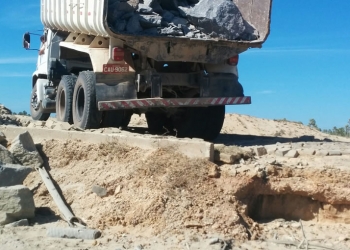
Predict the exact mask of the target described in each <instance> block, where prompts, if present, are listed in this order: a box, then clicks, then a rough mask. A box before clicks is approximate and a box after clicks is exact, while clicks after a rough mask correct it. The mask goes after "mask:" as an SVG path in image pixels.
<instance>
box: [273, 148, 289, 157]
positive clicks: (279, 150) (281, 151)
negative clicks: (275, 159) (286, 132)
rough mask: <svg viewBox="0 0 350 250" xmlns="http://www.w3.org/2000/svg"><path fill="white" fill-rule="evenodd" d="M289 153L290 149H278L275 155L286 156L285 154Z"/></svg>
mask: <svg viewBox="0 0 350 250" xmlns="http://www.w3.org/2000/svg"><path fill="white" fill-rule="evenodd" d="M288 151H289V149H277V150H276V151H275V155H276V156H284V155H285V154H287V153H288Z"/></svg>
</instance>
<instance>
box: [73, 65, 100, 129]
mask: <svg viewBox="0 0 350 250" xmlns="http://www.w3.org/2000/svg"><path fill="white" fill-rule="evenodd" d="M95 82H96V80H95V74H94V72H90V71H83V72H81V73H80V74H79V77H78V79H77V82H76V84H75V87H74V93H73V107H72V109H73V122H74V125H75V126H77V127H79V128H82V129H92V128H99V127H100V123H101V113H102V112H100V111H98V109H97V103H96V89H95Z"/></svg>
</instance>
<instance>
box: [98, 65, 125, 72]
mask: <svg viewBox="0 0 350 250" xmlns="http://www.w3.org/2000/svg"><path fill="white" fill-rule="evenodd" d="M128 72H129V65H125V66H121V65H115V64H104V65H103V73H106V74H121V73H128Z"/></svg>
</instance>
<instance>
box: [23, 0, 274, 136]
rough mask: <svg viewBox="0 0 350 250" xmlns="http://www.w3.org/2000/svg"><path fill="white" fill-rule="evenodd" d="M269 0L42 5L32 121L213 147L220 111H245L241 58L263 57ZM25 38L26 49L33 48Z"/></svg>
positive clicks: (103, 0)
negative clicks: (133, 126) (132, 130)
mask: <svg viewBox="0 0 350 250" xmlns="http://www.w3.org/2000/svg"><path fill="white" fill-rule="evenodd" d="M271 4H272V0H251V1H247V0H216V1H212V0H129V1H127V0H41V22H42V24H43V26H44V34H43V37H42V38H43V41H42V49H41V51H40V53H39V56H38V61H37V67H36V70H35V72H34V73H33V76H32V92H31V97H30V113H31V116H32V118H33V119H34V120H41V121H45V120H47V119H48V118H49V117H50V115H51V114H52V113H56V119H57V120H58V121H62V122H68V123H70V124H74V125H75V126H77V127H79V128H81V129H96V128H101V127H119V128H127V126H128V124H129V122H130V119H131V116H132V115H133V114H143V113H144V114H145V117H146V120H147V125H148V131H149V132H150V133H155V134H161V133H164V132H167V133H170V134H174V135H176V136H177V137H189V138H202V139H204V140H213V139H215V138H216V137H217V136H218V135H219V133H220V130H221V128H222V125H223V122H224V119H225V106H226V105H238V104H250V103H251V97H250V96H245V95H244V91H243V87H242V85H241V84H240V83H239V81H238V70H237V64H238V61H239V54H241V53H243V52H244V51H246V50H248V49H250V48H261V47H262V44H263V43H264V42H265V41H266V39H267V37H268V35H269V31H270V15H271ZM30 35H31V33H28V32H27V33H25V35H24V36H23V44H24V47H25V48H26V49H30V48H31V47H30V46H31V44H30V39H31V37H30Z"/></svg>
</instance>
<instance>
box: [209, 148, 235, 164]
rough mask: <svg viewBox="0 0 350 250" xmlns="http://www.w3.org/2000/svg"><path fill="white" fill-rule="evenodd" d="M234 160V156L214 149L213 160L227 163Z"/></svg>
mask: <svg viewBox="0 0 350 250" xmlns="http://www.w3.org/2000/svg"><path fill="white" fill-rule="evenodd" d="M235 161H236V156H234V155H230V154H225V153H221V152H219V151H215V153H214V162H223V163H227V164H233V163H234V162H235Z"/></svg>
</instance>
